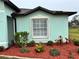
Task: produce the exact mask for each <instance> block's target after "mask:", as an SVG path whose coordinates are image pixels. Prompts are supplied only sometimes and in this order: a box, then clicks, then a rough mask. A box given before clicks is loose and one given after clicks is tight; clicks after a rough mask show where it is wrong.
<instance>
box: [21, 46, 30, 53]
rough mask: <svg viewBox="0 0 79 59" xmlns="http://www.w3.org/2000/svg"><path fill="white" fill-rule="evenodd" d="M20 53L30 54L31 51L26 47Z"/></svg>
mask: <svg viewBox="0 0 79 59" xmlns="http://www.w3.org/2000/svg"><path fill="white" fill-rule="evenodd" d="M20 52H21V53H28V52H30V51H29V50H28V49H27V48H24V47H23V48H21V49H20Z"/></svg>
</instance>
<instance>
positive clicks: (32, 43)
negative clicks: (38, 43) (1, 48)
mask: <svg viewBox="0 0 79 59" xmlns="http://www.w3.org/2000/svg"><path fill="white" fill-rule="evenodd" d="M27 45H28V46H29V47H33V46H34V45H35V41H34V40H32V41H30V42H29V43H28V44H27Z"/></svg>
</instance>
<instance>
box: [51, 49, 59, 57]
mask: <svg viewBox="0 0 79 59" xmlns="http://www.w3.org/2000/svg"><path fill="white" fill-rule="evenodd" d="M50 55H51V56H59V55H60V52H59V51H58V50H57V49H50Z"/></svg>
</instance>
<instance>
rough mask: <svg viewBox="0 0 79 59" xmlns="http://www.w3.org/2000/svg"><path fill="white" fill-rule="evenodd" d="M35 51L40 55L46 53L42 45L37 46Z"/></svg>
mask: <svg viewBox="0 0 79 59" xmlns="http://www.w3.org/2000/svg"><path fill="white" fill-rule="evenodd" d="M35 51H36V52H38V53H40V52H43V51H44V46H43V44H42V43H39V44H36V48H35Z"/></svg>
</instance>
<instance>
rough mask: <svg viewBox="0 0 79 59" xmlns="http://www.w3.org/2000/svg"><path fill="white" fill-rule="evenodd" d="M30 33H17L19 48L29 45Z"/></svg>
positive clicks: (16, 39) (16, 40)
mask: <svg viewBox="0 0 79 59" xmlns="http://www.w3.org/2000/svg"><path fill="white" fill-rule="evenodd" d="M27 40H28V33H27V32H17V33H16V34H15V43H16V44H17V46H19V47H23V46H25V45H26V44H27Z"/></svg>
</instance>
